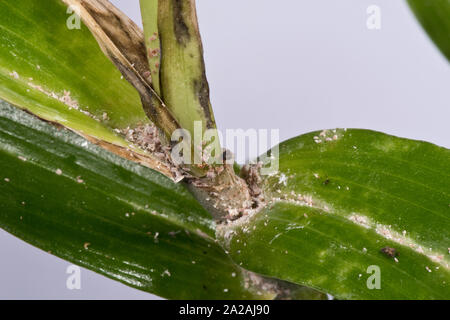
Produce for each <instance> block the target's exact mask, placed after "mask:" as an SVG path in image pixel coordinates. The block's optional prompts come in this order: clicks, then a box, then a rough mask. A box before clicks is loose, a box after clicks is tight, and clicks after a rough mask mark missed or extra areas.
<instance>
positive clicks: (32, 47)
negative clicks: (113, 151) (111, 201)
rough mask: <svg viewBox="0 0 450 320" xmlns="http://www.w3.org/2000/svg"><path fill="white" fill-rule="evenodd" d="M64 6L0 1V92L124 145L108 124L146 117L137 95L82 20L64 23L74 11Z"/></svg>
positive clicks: (47, 116)
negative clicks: (78, 22) (73, 27)
mask: <svg viewBox="0 0 450 320" xmlns="http://www.w3.org/2000/svg"><path fill="white" fill-rule="evenodd" d="M67 12H68V8H67V7H66V6H65V5H64V4H63V3H62V2H61V1H60V0H47V1H45V2H42V1H33V0H17V1H14V2H11V1H1V2H0V98H2V99H4V100H6V101H8V102H10V103H12V104H14V105H16V106H19V107H20V108H23V109H26V110H28V111H30V112H32V113H34V114H36V115H38V116H39V117H41V118H43V119H45V120H49V121H53V122H57V123H60V124H62V125H63V126H65V127H68V128H70V129H72V130H74V131H76V132H78V133H80V134H82V135H85V136H90V137H94V138H96V139H99V140H102V141H106V142H108V143H112V144H114V145H117V146H121V147H129V143H128V142H127V141H125V140H124V139H123V138H122V137H121V136H119V135H117V134H116V133H115V132H114V131H113V130H112V129H115V128H119V129H123V128H126V127H128V126H130V127H134V126H136V125H138V124H142V123H148V118H147V117H146V115H145V113H144V112H143V109H142V105H141V102H140V98H139V95H138V93H137V92H136V90H135V89H134V88H133V87H132V86H131V85H130V84H129V83H128V82H127V81H126V80H124V79H121V77H122V76H121V74H120V72H119V71H118V70H117V69H116V67H115V66H114V65H113V64H112V63H111V62H110V61H109V60H108V59H107V58H106V57H105V56H104V54H103V53H102V51H101V50H100V48H99V46H98V44H97V42H96V41H95V39H94V37H93V36H92V35H91V33H90V31H89V30H88V28H87V27H86V26H84V25H83V24H81V25H80V26H81V29H76V28H75V29H69V28H68V25H69V26H71V27H72V26H75V27H76V24H73V23H75V22H76V19H77V18H78V17H77V16H76V15H75V13H74V12H73V11H71V12H70V13H67ZM74 19H75V20H74ZM65 92H66V94H65ZM68 92H70V94H68Z"/></svg>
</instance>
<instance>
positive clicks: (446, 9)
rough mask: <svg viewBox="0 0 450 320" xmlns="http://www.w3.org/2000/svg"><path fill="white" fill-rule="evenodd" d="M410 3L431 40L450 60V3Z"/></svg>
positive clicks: (433, 0)
mask: <svg viewBox="0 0 450 320" xmlns="http://www.w3.org/2000/svg"><path fill="white" fill-rule="evenodd" d="M408 3H409V5H410V7H411V9H412V10H413V11H414V14H415V15H416V17H417V19H418V20H419V21H420V23H421V24H422V26H423V27H424V29H425V30H426V31H427V32H428V34H429V36H430V37H431V39H433V41H434V43H436V45H437V46H438V47H439V49H440V50H441V51H442V53H443V54H444V55H445V56H446V57H447V59H448V60H450V36H449V35H450V1H448V0H408Z"/></svg>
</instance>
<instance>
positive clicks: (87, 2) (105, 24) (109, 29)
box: [62, 0, 179, 137]
mask: <svg viewBox="0 0 450 320" xmlns="http://www.w3.org/2000/svg"><path fill="white" fill-rule="evenodd" d="M62 1H63V2H64V3H65V4H67V5H68V6H71V7H72V8H74V9H76V10H77V12H78V13H79V15H80V16H81V18H82V20H83V21H84V23H85V24H86V26H87V27H88V28H89V29H90V30H91V32H92V34H93V35H94V37H95V38H96V40H97V42H98V44H99V46H100V48H101V49H102V51H103V52H104V53H105V54H106V56H107V57H108V58H109V59H110V60H111V61H112V62H113V63H114V64H115V65H116V66H117V68H118V69H119V70H120V72H121V73H122V74H123V76H124V77H125V78H126V79H127V80H128V81H129V82H130V83H131V84H132V85H133V86H134V87H135V88H136V89H137V90H138V92H139V94H140V96H141V100H142V105H143V107H144V110H145V113H146V114H147V116H148V117H149V118H150V119H151V120H152V121H153V123H155V124H156V125H157V126H158V127H159V128H160V129H161V130H162V131H163V132H164V133H165V135H166V137H170V136H171V134H172V132H173V131H174V130H175V129H177V128H179V125H178V124H177V121H176V120H175V119H174V117H173V116H172V115H171V113H170V111H169V110H168V109H167V108H166V106H165V105H164V103H163V101H162V100H161V98H160V97H159V96H158V95H157V94H156V93H155V91H154V90H153V88H152V85H151V73H150V70H149V67H148V62H147V56H146V48H145V42H144V35H143V32H142V30H140V28H139V27H138V26H137V25H136V24H135V23H134V22H133V21H132V20H131V19H130V18H128V17H127V16H126V15H125V14H123V13H122V12H121V11H120V10H119V9H117V8H116V7H114V6H113V5H112V4H111V3H109V1H107V0H62Z"/></svg>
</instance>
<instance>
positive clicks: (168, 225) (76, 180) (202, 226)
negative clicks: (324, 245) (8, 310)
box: [0, 102, 267, 299]
mask: <svg viewBox="0 0 450 320" xmlns="http://www.w3.org/2000/svg"><path fill="white" fill-rule="evenodd" d="M0 227H1V228H3V229H5V230H6V231H8V232H10V233H12V234H14V235H15V236H17V237H19V238H21V239H23V240H25V241H27V242H29V243H30V244H32V245H34V246H37V247H39V248H41V249H42V250H45V251H48V252H50V253H52V254H54V255H56V256H58V257H61V258H63V259H65V260H68V261H71V262H73V263H75V264H78V265H80V266H83V267H86V268H88V269H91V270H94V271H96V272H98V273H100V274H103V275H105V276H107V277H110V278H112V279H115V280H118V281H121V282H123V283H125V284H127V285H129V286H132V287H135V288H138V289H141V290H144V291H148V292H151V293H154V294H157V295H160V296H162V297H166V298H174V299H182V298H189V299H217V298H222V299H227V298H233V299H244V298H248V299H250V298H264V297H267V296H266V295H265V294H266V293H261V294H257V293H252V291H250V290H249V289H246V288H245V287H244V285H245V282H246V279H247V274H248V273H246V272H244V271H243V270H242V269H240V268H239V267H238V266H236V265H235V264H234V263H233V262H232V261H231V260H230V258H229V257H228V256H227V255H226V254H225V252H224V251H223V249H222V248H221V247H220V246H219V245H218V244H217V243H216V242H215V240H214V223H213V222H212V220H211V217H210V215H209V214H208V213H207V212H206V211H205V210H204V209H203V208H202V207H201V206H200V205H199V204H198V202H197V201H196V200H195V199H194V198H193V197H192V196H191V195H190V193H189V192H188V191H187V190H186V189H185V188H184V187H183V186H182V185H180V184H174V183H173V182H172V181H171V180H169V179H168V178H166V177H164V176H163V175H161V174H159V173H157V172H155V171H153V170H151V169H148V168H145V167H142V166H140V165H138V164H135V163H133V162H130V161H128V160H124V159H122V158H120V157H118V156H116V155H114V154H112V153H109V152H108V151H105V150H104V149H102V148H100V147H98V146H95V145H92V144H90V143H88V142H87V141H86V140H84V139H83V138H81V137H79V136H78V135H76V134H74V133H72V132H70V131H67V130H65V129H62V130H61V129H58V128H55V127H54V126H52V125H50V124H48V123H45V122H42V121H41V120H39V119H37V118H35V117H34V116H32V115H29V114H27V113H25V112H24V111H21V110H19V109H18V108H15V107H12V106H10V105H8V104H6V103H4V102H0Z"/></svg>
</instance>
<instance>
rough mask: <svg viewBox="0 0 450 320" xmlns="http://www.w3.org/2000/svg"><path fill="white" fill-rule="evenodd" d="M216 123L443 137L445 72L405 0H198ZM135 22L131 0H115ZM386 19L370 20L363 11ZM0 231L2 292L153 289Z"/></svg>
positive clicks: (95, 294)
mask: <svg viewBox="0 0 450 320" xmlns="http://www.w3.org/2000/svg"><path fill="white" fill-rule="evenodd" d="M197 1H198V14H199V20H200V28H201V32H202V36H203V41H204V48H205V54H206V57H205V58H206V66H207V73H208V77H209V81H210V86H211V92H212V102H213V107H214V111H215V115H216V119H217V122H218V125H219V127H220V128H221V129H225V128H233V129H237V128H243V129H247V128H255V129H259V128H264V129H271V128H273V129H280V130H281V131H280V136H281V140H284V139H287V138H290V137H294V136H296V135H298V134H301V133H305V132H308V131H313V130H318V129H324V128H334V127H349V128H355V127H356V128H368V129H374V130H379V131H383V132H386V133H390V134H394V135H398V136H402V137H408V138H414V139H420V140H426V141H430V142H433V143H436V144H438V145H441V146H444V147H447V148H449V147H450V130H449V125H448V122H449V116H450V110H449V109H450V103H449V102H450V90H449V89H450V88H449V84H450V70H449V65H448V63H447V61H446V60H445V59H444V57H443V56H442V55H441V54H440V53H439V52H438V51H437V49H436V48H435V46H434V45H433V44H432V43H431V42H430V40H429V39H428V37H427V36H426V35H425V33H424V32H423V30H422V29H421V27H420V26H419V25H418V23H417V22H416V20H415V18H414V17H413V15H412V13H411V12H410V10H409V9H408V7H407V6H406V4H405V2H404V1H403V0H377V1H375V0H373V1H365V0H340V1H336V0H308V1H306V0H281V1H273V0H270V1H269V0H227V1H218V0H215V1H214V0H197ZM112 2H113V3H114V4H116V5H118V6H119V8H121V9H122V10H123V11H125V12H126V13H127V14H128V15H129V16H131V17H132V18H133V19H134V20H135V21H136V22H138V23H140V15H139V2H138V0H114V1H112ZM371 4H375V5H378V6H380V7H381V10H382V28H381V30H379V31H373V30H372V31H371V30H368V29H367V28H366V20H367V14H366V9H367V7H368V6H369V5H371ZM68 265H69V263H67V262H65V261H63V260H61V259H58V258H56V257H54V256H51V255H49V254H47V253H44V252H42V251H40V250H38V249H35V248H33V247H31V246H29V245H27V244H25V243H24V242H22V241H20V240H18V239H15V238H14V237H12V236H10V235H9V234H7V233H5V232H3V231H0V299H13V298H26V299H58V298H59V299H80V298H86V299H97V298H99V299H152V298H155V297H154V296H152V295H149V294H146V293H143V292H140V291H138V290H134V289H131V288H128V287H126V286H124V285H121V284H119V283H116V282H114V281H112V280H108V279H106V278H104V277H102V276H99V275H97V274H95V273H93V272H90V271H88V270H85V269H82V289H81V290H73V291H70V290H67V289H66V279H67V274H66V273H65V272H66V268H67V266H68Z"/></svg>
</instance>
